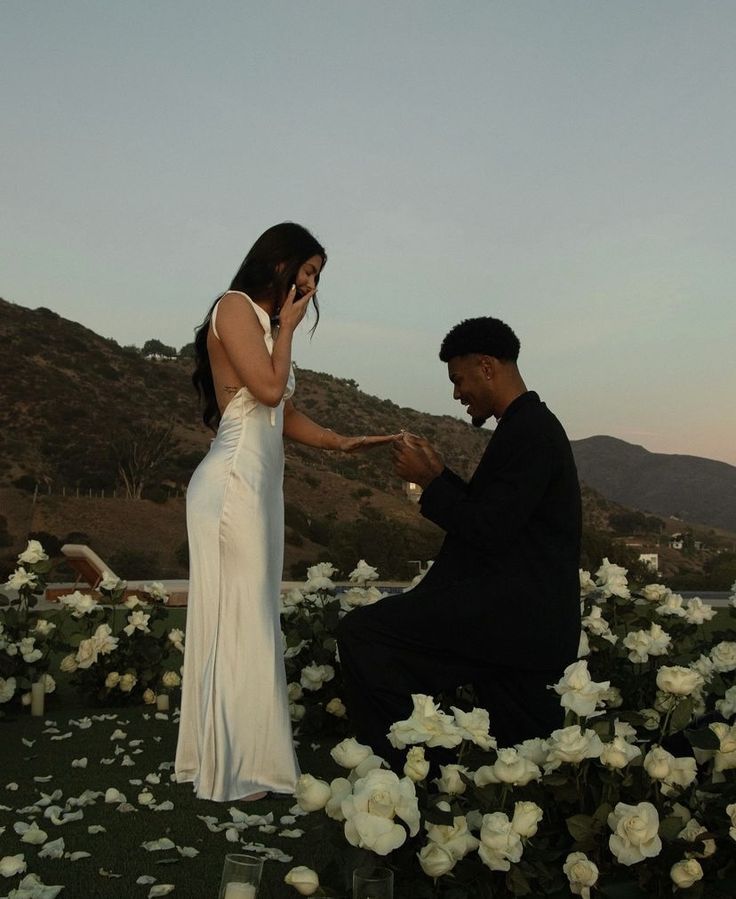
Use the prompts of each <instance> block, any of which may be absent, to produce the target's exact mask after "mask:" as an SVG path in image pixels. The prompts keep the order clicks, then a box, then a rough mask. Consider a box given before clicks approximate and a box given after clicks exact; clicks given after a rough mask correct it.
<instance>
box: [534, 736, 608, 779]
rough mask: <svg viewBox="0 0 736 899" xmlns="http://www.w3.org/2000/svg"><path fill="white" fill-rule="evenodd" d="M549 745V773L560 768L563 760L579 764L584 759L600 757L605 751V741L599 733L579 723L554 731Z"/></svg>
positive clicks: (548, 741) (548, 742) (546, 769)
mask: <svg viewBox="0 0 736 899" xmlns="http://www.w3.org/2000/svg"><path fill="white" fill-rule="evenodd" d="M547 745H548V747H549V750H548V753H547V763H546V765H545V767H544V770H545V773H547V774H548V773H549V772H550V771H554V770H556V769H557V768H559V767H560V765H561V764H562V763H563V762H567V763H569V764H572V765H579V764H580V762H582V761H583V759H593V758H600V754H601V752H602V751H603V743H602V742H601V738H600V737H599V736H598V734H597V733H595V731H592V730H585V731H583V730H582V729H581V728H580V726H579V725H577V724H573V725H571V726H570V727H563V728H562V729H561V730H555V731H552V734H551V736H550V737H549V739H548V740H547Z"/></svg>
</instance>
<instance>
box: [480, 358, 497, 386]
mask: <svg viewBox="0 0 736 899" xmlns="http://www.w3.org/2000/svg"><path fill="white" fill-rule="evenodd" d="M480 370H481V372H482V373H483V377H484V378H485V379H486V381H490V380H491V378H493V377H495V376H496V374H497V370H498V359H496V357H495V356H481V357H480Z"/></svg>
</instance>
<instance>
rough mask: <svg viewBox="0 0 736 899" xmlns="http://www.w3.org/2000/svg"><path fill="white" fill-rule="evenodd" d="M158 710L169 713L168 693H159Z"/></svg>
mask: <svg viewBox="0 0 736 899" xmlns="http://www.w3.org/2000/svg"><path fill="white" fill-rule="evenodd" d="M156 708H157V709H158V710H159V712H168V711H169V694H168V693H159V694H158V696H157V697H156Z"/></svg>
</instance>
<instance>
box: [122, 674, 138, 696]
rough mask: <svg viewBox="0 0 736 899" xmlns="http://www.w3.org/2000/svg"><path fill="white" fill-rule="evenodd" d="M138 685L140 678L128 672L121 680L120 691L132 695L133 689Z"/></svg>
mask: <svg viewBox="0 0 736 899" xmlns="http://www.w3.org/2000/svg"><path fill="white" fill-rule="evenodd" d="M137 683H138V678H137V677H136V676H135V674H132V673H131V672H130V671H128V672H126V673H125V674H124V675H123V676H122V677H121V678H120V689H121V690H122V691H123V693H130V691H131V690H132V689H133V687H135V685H136V684H137Z"/></svg>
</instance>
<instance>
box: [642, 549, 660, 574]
mask: <svg viewBox="0 0 736 899" xmlns="http://www.w3.org/2000/svg"><path fill="white" fill-rule="evenodd" d="M639 561H640V562H642V563H643V564H644V565H646V567H647V568H648V569H649V570H650V571H652V572H654V574H656V575H657V576H659V553H640V554H639Z"/></svg>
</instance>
